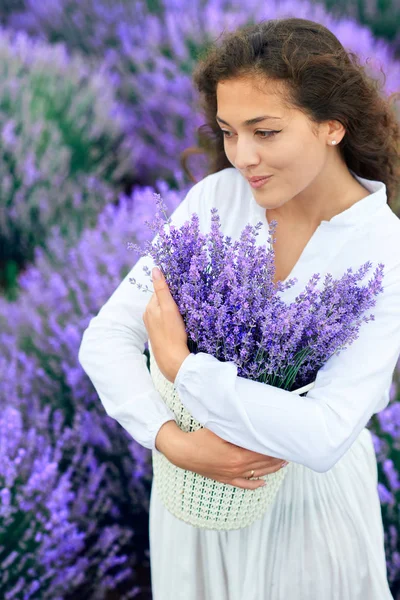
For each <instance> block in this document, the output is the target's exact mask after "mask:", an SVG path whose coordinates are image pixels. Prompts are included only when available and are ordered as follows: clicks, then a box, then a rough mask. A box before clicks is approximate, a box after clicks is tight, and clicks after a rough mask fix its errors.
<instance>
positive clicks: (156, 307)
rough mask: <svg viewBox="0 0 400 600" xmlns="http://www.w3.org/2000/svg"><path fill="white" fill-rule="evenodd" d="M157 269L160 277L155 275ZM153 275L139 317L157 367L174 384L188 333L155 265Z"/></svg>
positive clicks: (184, 355) (186, 351) (183, 356)
mask: <svg viewBox="0 0 400 600" xmlns="http://www.w3.org/2000/svg"><path fill="white" fill-rule="evenodd" d="M157 272H158V273H159V274H160V277H157ZM152 275H153V285H154V292H155V293H154V294H153V295H152V297H151V298H150V301H149V303H148V305H147V307H146V310H145V312H144V314H143V317H142V318H143V322H144V324H145V327H146V330H147V333H148V336H149V340H150V343H151V349H152V352H153V355H154V358H155V360H156V363H157V365H158V368H159V369H160V371H161V373H162V374H163V375H164V377H165V378H166V379H168V381H171V382H172V383H173V382H174V381H175V379H176V375H177V373H178V371H179V369H180V366H181V364H182V363H183V361H184V360H185V358H186V357H187V356H188V355H189V354H190V351H189V348H188V346H187V333H186V328H185V323H184V321H183V319H182V315H181V314H180V312H179V309H178V306H177V304H176V302H175V300H174V299H173V297H172V295H171V292H170V291H169V288H168V285H167V282H166V281H165V278H164V276H163V274H162V273H161V271H160V270H159V269H158V268H154V269H153V271H152Z"/></svg>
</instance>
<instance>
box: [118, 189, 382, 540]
mask: <svg viewBox="0 0 400 600" xmlns="http://www.w3.org/2000/svg"><path fill="white" fill-rule="evenodd" d="M154 196H155V197H156V202H157V207H158V210H157V212H156V216H155V219H154V221H153V223H149V222H148V221H145V224H146V225H148V226H149V227H150V229H152V230H153V231H154V232H155V233H157V235H156V236H155V238H154V240H153V241H152V242H147V243H146V244H145V249H144V250H141V248H140V247H138V246H137V245H136V244H133V243H131V242H129V243H128V248H129V249H133V250H136V251H137V252H139V253H140V254H141V255H142V256H145V255H150V256H151V257H152V258H153V260H154V262H155V263H156V264H157V265H158V266H159V267H160V268H161V269H162V271H163V273H164V276H165V279H166V281H167V283H168V286H169V289H170V292H171V295H172V297H173V298H174V300H175V302H176V304H177V305H178V308H179V311H180V313H181V315H182V317H183V320H184V323H185V327H186V332H187V335H188V347H189V350H190V351H191V352H193V353H197V352H206V353H208V354H211V355H212V356H214V357H215V358H217V359H218V360H220V361H232V362H234V363H235V364H236V365H237V367H238V371H237V372H238V375H239V376H241V377H245V378H247V379H251V380H254V381H259V382H263V383H267V384H269V385H272V386H275V387H278V388H281V389H285V390H287V391H290V392H293V393H297V394H302V393H306V392H307V391H309V390H310V389H311V388H312V387H313V385H314V383H315V377H316V374H317V372H318V370H319V369H320V368H321V366H322V365H324V364H325V363H326V361H327V360H328V359H329V358H330V357H331V356H332V355H333V354H335V353H336V354H339V353H340V352H341V351H343V350H344V349H346V348H347V347H348V346H349V345H350V344H351V343H353V341H355V340H356V339H357V337H358V332H359V329H360V327H361V324H362V323H363V322H368V321H370V320H374V315H372V314H370V315H369V316H367V315H365V314H364V313H365V311H366V310H368V309H370V308H371V307H373V306H375V304H376V300H375V297H376V296H377V295H378V294H379V293H380V292H382V291H383V287H382V279H383V268H384V265H383V264H379V265H378V267H377V268H376V270H375V273H374V275H373V277H372V279H371V280H370V281H369V282H368V284H367V285H365V286H359V285H357V282H359V281H360V280H361V279H363V277H364V276H365V274H366V273H367V271H368V270H369V269H370V268H371V266H372V263H371V262H369V261H368V262H367V263H365V264H364V265H363V266H361V267H360V269H359V270H358V271H357V272H356V273H353V271H352V269H351V268H349V269H347V271H346V273H345V274H344V275H343V276H342V277H341V278H340V279H336V280H334V279H333V278H332V275H331V274H327V275H326V276H325V281H324V282H323V286H322V289H318V288H317V283H318V281H319V280H320V275H319V274H315V275H313V277H312V278H311V279H310V281H309V282H308V284H307V285H306V286H305V288H304V291H303V292H302V293H300V294H299V295H298V296H297V297H296V298H295V301H294V302H292V303H290V304H287V303H285V302H284V301H283V300H282V299H281V298H280V295H279V293H280V292H281V291H283V290H285V289H287V288H290V287H291V286H292V285H294V283H295V282H296V279H290V280H288V281H287V282H286V283H282V282H281V281H278V282H277V283H276V284H275V283H274V281H273V279H274V274H275V265H274V249H273V245H272V244H271V238H270V240H269V242H270V244H269V248H268V249H266V248H265V247H264V246H256V237H257V235H258V231H259V229H260V228H261V227H262V226H263V224H262V223H261V222H259V223H257V225H255V226H252V225H250V224H248V225H246V226H245V227H244V229H243V230H242V232H241V234H240V239H239V240H237V241H232V239H231V238H230V237H229V236H224V235H223V234H222V231H221V223H220V218H219V215H218V210H217V209H216V208H211V231H210V232H209V233H207V234H202V233H201V232H200V229H199V217H198V215H197V214H195V213H194V214H192V215H191V219H190V221H186V222H185V223H184V224H183V225H182V226H181V227H180V228H178V227H176V226H174V225H173V224H171V219H170V218H168V217H167V214H166V210H165V205H164V203H163V201H162V200H161V197H160V195H159V194H154ZM162 215H163V217H164V218H162ZM166 224H167V225H168V230H167V229H166V227H165V225H166ZM276 225H277V222H276V221H271V223H270V229H269V232H270V235H271V236H272V235H273V234H274V232H275V228H276ZM143 268H144V270H145V272H146V274H147V275H148V276H149V277H150V278H151V272H150V269H149V267H147V266H145V267H143ZM130 282H131V283H132V284H134V285H136V286H137V287H138V288H139V289H142V291H144V292H152V290H150V289H149V288H148V286H147V285H146V286H143V285H142V284H140V283H137V282H136V280H135V279H134V278H131V279H130ZM149 350H150V370H151V375H152V378H153V382H154V384H155V387H156V389H158V391H159V392H160V394H161V396H162V397H163V398H164V400H165V402H166V403H167V405H168V406H169V408H170V409H171V410H173V412H174V414H175V416H176V419H177V423H178V425H179V426H180V427H181V429H183V430H184V431H194V430H196V429H198V428H199V427H202V425H201V424H200V423H198V422H196V421H195V420H194V419H193V417H192V416H191V415H190V414H189V413H188V412H187V411H186V409H185V407H184V406H183V404H182V403H181V402H180V400H179V397H178V395H177V393H176V390H175V388H174V386H173V384H172V383H171V382H169V381H167V380H166V379H165V378H164V377H163V376H162V374H161V373H160V371H159V369H158V368H157V365H156V362H155V360H154V357H153V356H152V353H151V346H149ZM153 469H154V477H155V482H156V484H157V485H158V488H159V492H160V494H161V497H162V498H163V500H164V503H165V504H166V506H167V508H169V510H170V511H171V512H172V513H173V514H175V516H177V517H179V518H181V519H183V520H185V521H187V522H189V523H191V524H192V525H195V526H199V527H207V528H217V529H232V528H238V527H242V526H247V525H248V524H250V523H251V522H252V521H253V520H254V519H255V518H258V517H260V516H262V513H263V511H264V510H265V508H266V506H267V505H268V504H269V503H270V502H272V500H273V498H274V496H275V494H276V491H277V489H278V487H279V485H280V483H281V482H282V480H283V477H284V476H285V473H286V472H287V470H288V467H286V469H281V470H280V471H277V472H276V473H273V474H270V475H266V476H264V479H267V480H268V484H269V485H268V486H264V487H262V488H258V489H257V490H244V489H242V488H236V487H235V486H229V485H227V484H222V483H219V482H216V481H213V480H207V478H205V477H203V476H201V475H198V474H197V473H193V472H190V471H184V470H182V469H179V468H178V467H175V466H174V465H171V463H168V461H167V459H166V458H165V457H164V456H163V455H156V456H155V455H154V454H153ZM180 472H182V473H180ZM204 480H207V481H206V482H205V481H204ZM207 486H208V487H207ZM205 489H206V490H207V491H206V492H205V491H204V490H205ZM179 494H180V495H181V496H182V497H181V498H180V499H178V498H177V497H178V496H179Z"/></svg>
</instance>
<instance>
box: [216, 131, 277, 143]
mask: <svg viewBox="0 0 400 600" xmlns="http://www.w3.org/2000/svg"><path fill="white" fill-rule="evenodd" d="M221 131H222V133H223V136H224V137H225V138H227V139H231V135H230V134H231V133H232V132H231V131H227V130H226V129H221ZM256 133H257V134H261V135H260V138H261V139H263V140H265V139H267V138H270V137H273V136H274V135H275V134H276V133H279V131H256ZM262 134H266V135H262Z"/></svg>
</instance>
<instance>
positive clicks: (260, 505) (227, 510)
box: [149, 342, 313, 530]
mask: <svg viewBox="0 0 400 600" xmlns="http://www.w3.org/2000/svg"><path fill="white" fill-rule="evenodd" d="M149 354H150V373H151V377H152V380H153V383H154V386H155V388H156V389H157V391H158V392H159V393H160V395H161V397H162V398H163V400H164V401H165V403H166V405H167V406H168V408H170V409H171V410H172V412H173V413H174V415H175V417H176V420H177V424H178V426H179V427H180V428H181V429H182V431H185V432H190V431H196V430H197V429H201V428H202V427H203V426H202V425H201V424H200V423H199V422H198V421H196V420H195V419H193V417H192V416H191V415H190V413H189V412H188V411H187V410H186V408H185V407H184V406H183V404H182V402H181V401H180V399H179V396H178V394H177V391H176V389H175V386H174V384H173V383H171V382H170V381H168V380H167V379H166V378H165V377H164V375H163V374H162V373H161V371H160V369H159V368H158V365H157V363H156V361H155V358H154V356H153V353H152V351H151V345H150V342H149ZM312 385H313V384H312ZM312 385H311V386H307V389H310V388H311V387H312ZM299 391H300V390H299ZM301 391H302V392H304V391H306V389H305V388H301ZM152 462H153V476H154V484H155V486H156V489H157V493H158V495H159V497H160V498H161V500H162V502H163V504H164V505H165V507H166V508H167V509H168V510H169V512H170V513H172V514H173V515H174V516H175V517H177V518H178V519H181V520H182V521H185V522H186V523H189V524H190V525H193V526H194V527H199V528H204V529H220V530H229V529H241V528H242V527H247V526H248V525H250V524H251V523H253V522H254V521H255V520H257V519H260V518H261V517H262V516H263V514H264V513H265V511H266V509H267V508H268V506H270V505H271V504H272V502H273V501H274V498H275V496H276V494H277V492H278V489H279V487H280V485H281V484H282V481H283V479H284V478H285V475H286V474H287V472H288V469H290V466H291V465H290V463H289V465H287V466H286V467H284V468H281V469H280V470H279V471H276V472H275V473H271V474H270V475H264V476H263V477H261V478H260V479H265V480H266V481H267V485H265V486H264V487H261V488H258V489H256V490H245V489H243V488H239V487H236V486H232V485H228V484H225V483H221V482H219V481H215V480H214V479H209V478H208V477H204V476H203V475H199V474H198V473H194V472H193V471H187V470H185V469H181V468H179V467H176V466H175V465H174V464H172V463H171V462H170V461H169V460H168V459H167V458H166V457H165V456H164V455H163V454H161V453H156V452H153V453H152Z"/></svg>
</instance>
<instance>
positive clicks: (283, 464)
mask: <svg viewBox="0 0 400 600" xmlns="http://www.w3.org/2000/svg"><path fill="white" fill-rule="evenodd" d="M288 464H289V463H288V462H287V460H284V461H283V463H282V464H281V467H286V465H288Z"/></svg>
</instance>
